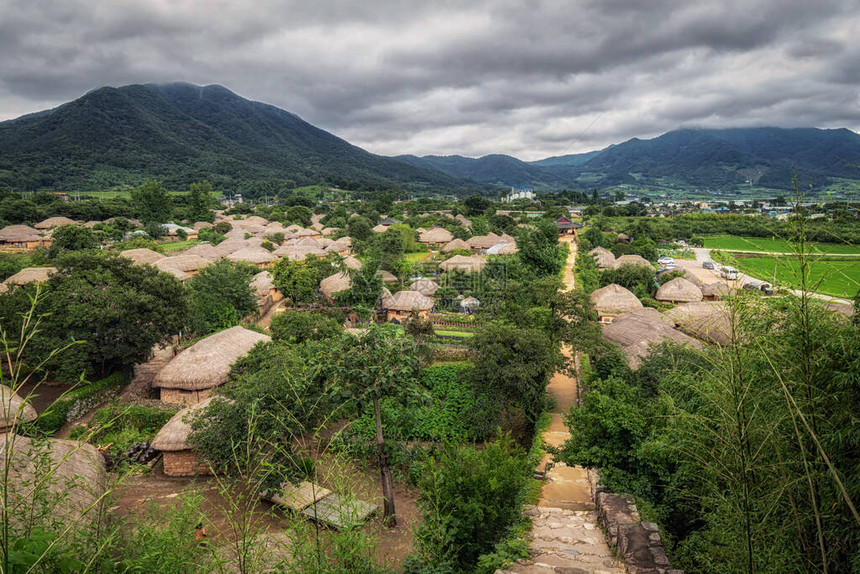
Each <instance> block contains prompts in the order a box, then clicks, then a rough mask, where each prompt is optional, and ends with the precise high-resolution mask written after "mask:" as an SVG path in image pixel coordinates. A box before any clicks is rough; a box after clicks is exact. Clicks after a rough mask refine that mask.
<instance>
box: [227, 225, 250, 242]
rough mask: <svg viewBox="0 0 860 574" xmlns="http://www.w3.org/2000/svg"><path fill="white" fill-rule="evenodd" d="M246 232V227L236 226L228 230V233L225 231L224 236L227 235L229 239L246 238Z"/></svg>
mask: <svg viewBox="0 0 860 574" xmlns="http://www.w3.org/2000/svg"><path fill="white" fill-rule="evenodd" d="M245 233H246V231H245V230H244V229H242V228H241V227H238V226H236V227H233V228H231V229H230V231H228V232H227V233H225V234H224V237H226V238H227V239H245Z"/></svg>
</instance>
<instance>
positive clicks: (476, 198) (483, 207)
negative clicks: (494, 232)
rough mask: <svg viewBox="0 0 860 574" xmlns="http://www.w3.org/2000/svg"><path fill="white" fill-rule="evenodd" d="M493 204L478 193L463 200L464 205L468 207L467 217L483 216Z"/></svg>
mask: <svg viewBox="0 0 860 574" xmlns="http://www.w3.org/2000/svg"><path fill="white" fill-rule="evenodd" d="M492 204H493V202H492V201H490V200H489V199H487V198H486V197H481V196H480V195H478V194H476V193H473V194H472V195H470V196H469V197H467V198H466V199H465V200H463V205H464V206H465V207H466V215H482V214H483V213H486V211H487V210H488V209H489V208H490V206H491V205H492Z"/></svg>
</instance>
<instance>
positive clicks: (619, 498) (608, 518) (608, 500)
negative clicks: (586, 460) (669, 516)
mask: <svg viewBox="0 0 860 574" xmlns="http://www.w3.org/2000/svg"><path fill="white" fill-rule="evenodd" d="M589 479H590V480H591V482H592V492H593V493H594V503H595V505H596V506H597V519H598V523H599V524H600V525H601V526H602V527H603V529H604V530H605V531H606V538H607V540H608V541H609V546H610V547H611V548H612V550H613V552H615V554H616V556H618V557H619V558H621V559H622V560H623V561H624V568H625V570H626V571H627V572H628V574H684V571H683V570H678V569H675V568H672V566H671V565H670V564H669V557H668V556H667V555H666V549H665V548H663V540H662V537H661V536H660V529H659V527H658V526H657V525H656V524H655V523H653V522H642V518H641V517H640V516H639V511H638V510H637V508H636V504H635V502H634V501H633V497H632V496H630V495H629V494H623V495H622V494H613V493H611V492H605V491H604V490H603V488H602V487H600V486H598V485H597V473H595V472H592V471H589Z"/></svg>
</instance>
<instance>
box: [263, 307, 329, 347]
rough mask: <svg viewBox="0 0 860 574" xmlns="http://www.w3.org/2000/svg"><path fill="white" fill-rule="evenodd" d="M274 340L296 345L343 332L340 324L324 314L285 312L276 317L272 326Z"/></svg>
mask: <svg viewBox="0 0 860 574" xmlns="http://www.w3.org/2000/svg"><path fill="white" fill-rule="evenodd" d="M270 330H271V331H272V338H273V339H275V340H276V341H283V342H286V343H291V344H294V345H297V344H301V343H304V342H305V341H321V340H323V339H328V338H329V337H336V336H338V335H339V334H340V333H341V332H342V329H341V326H340V322H339V321H337V320H336V319H331V318H329V317H327V316H325V315H323V314H322V313H303V312H300V311H285V312H284V313H281V314H279V315H275V317H274V318H273V319H272V324H271V326H270Z"/></svg>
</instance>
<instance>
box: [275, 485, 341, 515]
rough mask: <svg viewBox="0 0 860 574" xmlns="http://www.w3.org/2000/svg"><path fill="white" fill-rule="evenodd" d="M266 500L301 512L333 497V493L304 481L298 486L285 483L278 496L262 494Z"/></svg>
mask: <svg viewBox="0 0 860 574" xmlns="http://www.w3.org/2000/svg"><path fill="white" fill-rule="evenodd" d="M260 496H262V497H263V498H265V499H266V500H271V501H272V502H274V503H275V504H280V505H281V506H286V507H287V508H290V509H292V510H295V511H297V512H300V511H302V510H304V509H305V508H307V507H308V506H310V505H311V504H313V503H315V502H319V501H321V500H323V499H325V498H326V497H328V496H331V491H330V490H329V489H327V488H323V487H322V486H320V485H318V484H313V483H311V482H308V481H306V480H305V481H302V482H300V483H299V484H298V485H293V484H290V483H289V482H285V483H284V484H282V485H281V489H280V492H279V493H277V494H271V495H270V494H269V493H265V494H261V495H260Z"/></svg>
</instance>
